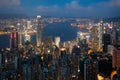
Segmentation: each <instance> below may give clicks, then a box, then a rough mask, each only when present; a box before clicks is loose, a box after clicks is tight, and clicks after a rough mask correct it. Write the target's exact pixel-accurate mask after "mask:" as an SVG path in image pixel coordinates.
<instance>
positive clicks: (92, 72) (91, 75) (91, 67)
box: [84, 59, 98, 80]
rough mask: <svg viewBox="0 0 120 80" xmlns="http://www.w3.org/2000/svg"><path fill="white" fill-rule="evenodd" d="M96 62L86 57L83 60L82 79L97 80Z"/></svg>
mask: <svg viewBox="0 0 120 80" xmlns="http://www.w3.org/2000/svg"><path fill="white" fill-rule="evenodd" d="M97 74H98V62H97V61H96V60H93V59H87V60H85V62H84V80H97Z"/></svg>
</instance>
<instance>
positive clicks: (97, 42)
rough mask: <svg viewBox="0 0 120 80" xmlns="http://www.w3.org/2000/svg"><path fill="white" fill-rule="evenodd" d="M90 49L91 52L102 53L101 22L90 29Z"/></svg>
mask: <svg viewBox="0 0 120 80" xmlns="http://www.w3.org/2000/svg"><path fill="white" fill-rule="evenodd" d="M91 34H92V35H91V37H92V47H91V48H92V49H93V51H102V47H103V45H102V35H103V22H102V21H100V22H99V23H98V24H95V25H93V28H92V29H91Z"/></svg>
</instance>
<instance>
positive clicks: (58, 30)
mask: <svg viewBox="0 0 120 80" xmlns="http://www.w3.org/2000/svg"><path fill="white" fill-rule="evenodd" d="M78 31H79V30H78V29H77V28H73V27H71V26H70V22H60V23H52V24H48V25H47V26H46V27H45V28H44V29H43V32H42V38H45V37H52V38H53V40H54V38H55V37H57V36H59V37H60V38H61V42H64V41H68V40H72V39H75V38H76V37H77V32H78ZM35 41H36V35H35V34H34V35H31V43H35ZM9 42H10V40H9V35H1V36H0V48H8V47H9Z"/></svg>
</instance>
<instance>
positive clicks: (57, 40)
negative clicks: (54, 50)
mask: <svg viewBox="0 0 120 80" xmlns="http://www.w3.org/2000/svg"><path fill="white" fill-rule="evenodd" d="M59 44H60V37H55V45H56V46H57V47H59Z"/></svg>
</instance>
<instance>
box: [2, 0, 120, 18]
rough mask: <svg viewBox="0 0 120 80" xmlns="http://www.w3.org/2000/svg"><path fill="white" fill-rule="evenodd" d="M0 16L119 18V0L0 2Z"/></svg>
mask: <svg viewBox="0 0 120 80" xmlns="http://www.w3.org/2000/svg"><path fill="white" fill-rule="evenodd" d="M0 14H26V15H28V16H35V15H41V16H55V17H120V0H0Z"/></svg>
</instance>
